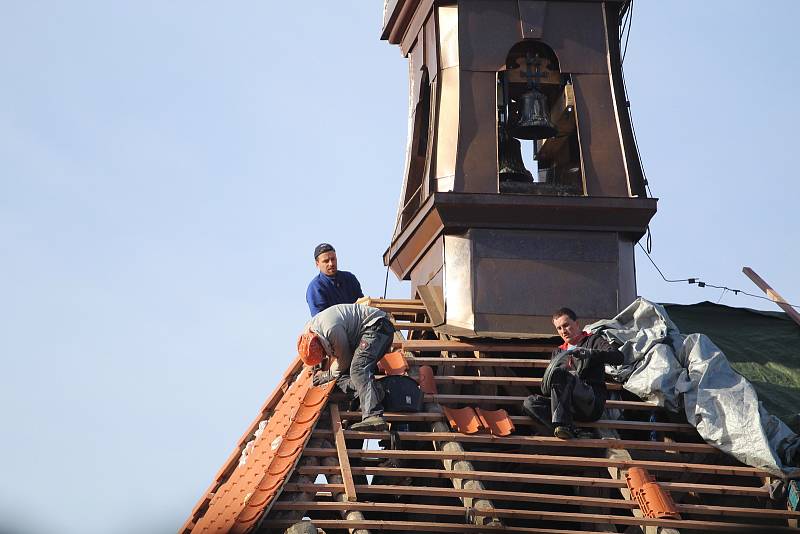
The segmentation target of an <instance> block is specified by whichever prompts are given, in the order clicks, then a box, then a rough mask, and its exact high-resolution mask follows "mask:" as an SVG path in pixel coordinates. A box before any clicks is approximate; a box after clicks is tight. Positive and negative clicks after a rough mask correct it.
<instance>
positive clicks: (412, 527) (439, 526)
mask: <svg viewBox="0 0 800 534" xmlns="http://www.w3.org/2000/svg"><path fill="white" fill-rule="evenodd" d="M293 524H294V523H293V522H292V521H285V520H267V521H264V522H263V523H261V526H262V527H264V528H274V529H285V528H288V527H290V526H292V525H293ZM314 526H315V527H319V528H321V529H330V530H336V529H341V530H345V529H348V530H350V531H351V532H353V531H356V529H373V530H375V531H383V530H399V531H402V532H455V533H457V534H460V533H462V532H520V533H525V534H586V532H585V531H583V530H565V529H552V528H533V527H487V526H485V525H480V526H479V525H469V524H462V523H436V522H431V521H380V520H374V521H337V520H336V519H315V520H314ZM589 534H592V533H589Z"/></svg>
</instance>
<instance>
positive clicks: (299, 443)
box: [190, 368, 335, 532]
mask: <svg viewBox="0 0 800 534" xmlns="http://www.w3.org/2000/svg"><path fill="white" fill-rule="evenodd" d="M334 385H335V382H330V383H328V384H325V385H324V386H322V387H317V388H315V387H312V385H311V370H310V369H307V368H306V369H303V370H302V371H301V372H300V374H299V375H298V376H297V378H296V379H295V381H294V382H292V383H291V385H290V386H289V388H288V389H287V390H286V391H285V393H284V395H283V396H282V398H281V399H280V401H279V402H278V404H277V405H276V407H275V411H274V413H273V414H272V417H270V419H269V421H268V422H267V425H266V426H265V427H264V430H263V432H262V433H261V435H259V436H258V437H256V438H255V439H254V440H253V442H252V450H250V453H249V454H248V455H247V457H246V460H245V463H244V464H242V465H238V466H237V467H236V468H235V469H234V471H233V473H231V475H230V477H229V478H228V480H226V481H225V482H224V483H223V484H222V485H221V486H220V488H219V489H218V491H217V492H216V494H215V495H214V496H213V497H212V498H211V500H210V501H209V504H208V509H207V510H206V512H205V514H203V515H202V516H201V517H199V518H197V519H196V521H195V525H194V526H193V527H191V528H190V530H191V531H192V532H246V531H248V530H249V529H250V528H252V527H253V526H254V525H255V521H256V520H257V519H258V518H259V517H260V516H261V514H263V513H264V512H265V511H267V510H268V509H269V506H270V504H271V502H272V501H273V500H274V499H275V497H276V496H277V495H278V493H279V492H280V488H281V487H282V485H283V483H284V482H285V481H286V478H287V475H288V474H289V473H290V472H291V469H292V468H293V467H294V465H295V463H296V462H297V460H298V459H299V457H300V454H301V453H302V451H303V447H304V446H305V444H306V441H307V440H308V438H309V437H310V435H311V430H312V429H313V427H314V424H315V423H316V422H317V419H319V415H320V412H321V411H322V408H323V407H324V406H325V403H326V402H327V399H328V396H329V394H330V392H331V390H332V389H333V386H334Z"/></svg>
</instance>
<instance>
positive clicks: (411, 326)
mask: <svg viewBox="0 0 800 534" xmlns="http://www.w3.org/2000/svg"><path fill="white" fill-rule="evenodd" d="M393 324H394V328H395V330H433V325H432V324H430V323H406V322H403V321H394V322H393Z"/></svg>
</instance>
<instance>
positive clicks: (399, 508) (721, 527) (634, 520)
mask: <svg viewBox="0 0 800 534" xmlns="http://www.w3.org/2000/svg"><path fill="white" fill-rule="evenodd" d="M273 509H275V510H344V509H349V510H360V511H363V512H390V513H399V514H433V515H441V516H464V515H465V514H475V513H481V510H478V509H475V508H467V507H463V506H446V505H433V504H406V503H372V502H359V503H335V502H315V501H305V502H297V503H290V502H287V503H280V502H279V503H276V504H275V505H274V507H273ZM494 513H495V514H496V515H497V516H499V517H508V518H517V519H527V520H529V521H559V522H577V523H587V522H588V523H610V524H615V525H649V526H658V527H668V528H687V529H693V530H699V531H713V530H716V531H742V530H744V531H752V530H753V528H754V527H755V526H756V525H754V524H752V523H735V522H732V521H730V522H729V521H700V520H692V519H655V518H650V517H631V516H629V515H615V514H587V513H576V512H571V513H570V512H565V511H545V510H516V509H502V508H497V509H495V510H494ZM759 526H760V527H761V528H763V527H764V525H759ZM768 528H769V531H770V532H797V530H796V529H792V528H790V527H784V526H777V525H769V526H768Z"/></svg>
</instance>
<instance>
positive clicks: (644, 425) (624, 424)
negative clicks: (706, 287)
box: [341, 411, 696, 434]
mask: <svg viewBox="0 0 800 534" xmlns="http://www.w3.org/2000/svg"><path fill="white" fill-rule="evenodd" d="M341 416H342V417H344V418H345V419H355V418H359V419H360V418H361V412H359V411H346V412H341ZM383 416H384V417H385V418H386V420H387V421H389V422H410V421H426V422H430V421H442V420H444V415H443V414H441V413H438V412H415V413H395V412H384V414H383ZM509 419H511V422H512V423H514V425H515V426H525V425H531V424H533V420H532V419H531V418H530V417H528V416H527V415H510V416H509ZM581 427H586V428H615V429H621V430H640V431H652V430H656V431H660V432H682V433H690V434H695V433H696V430H695V428H694V427H693V426H692V425H690V424H688V423H662V422H658V421H654V422H650V421H625V420H623V419H600V420H599V421H592V422H581Z"/></svg>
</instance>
